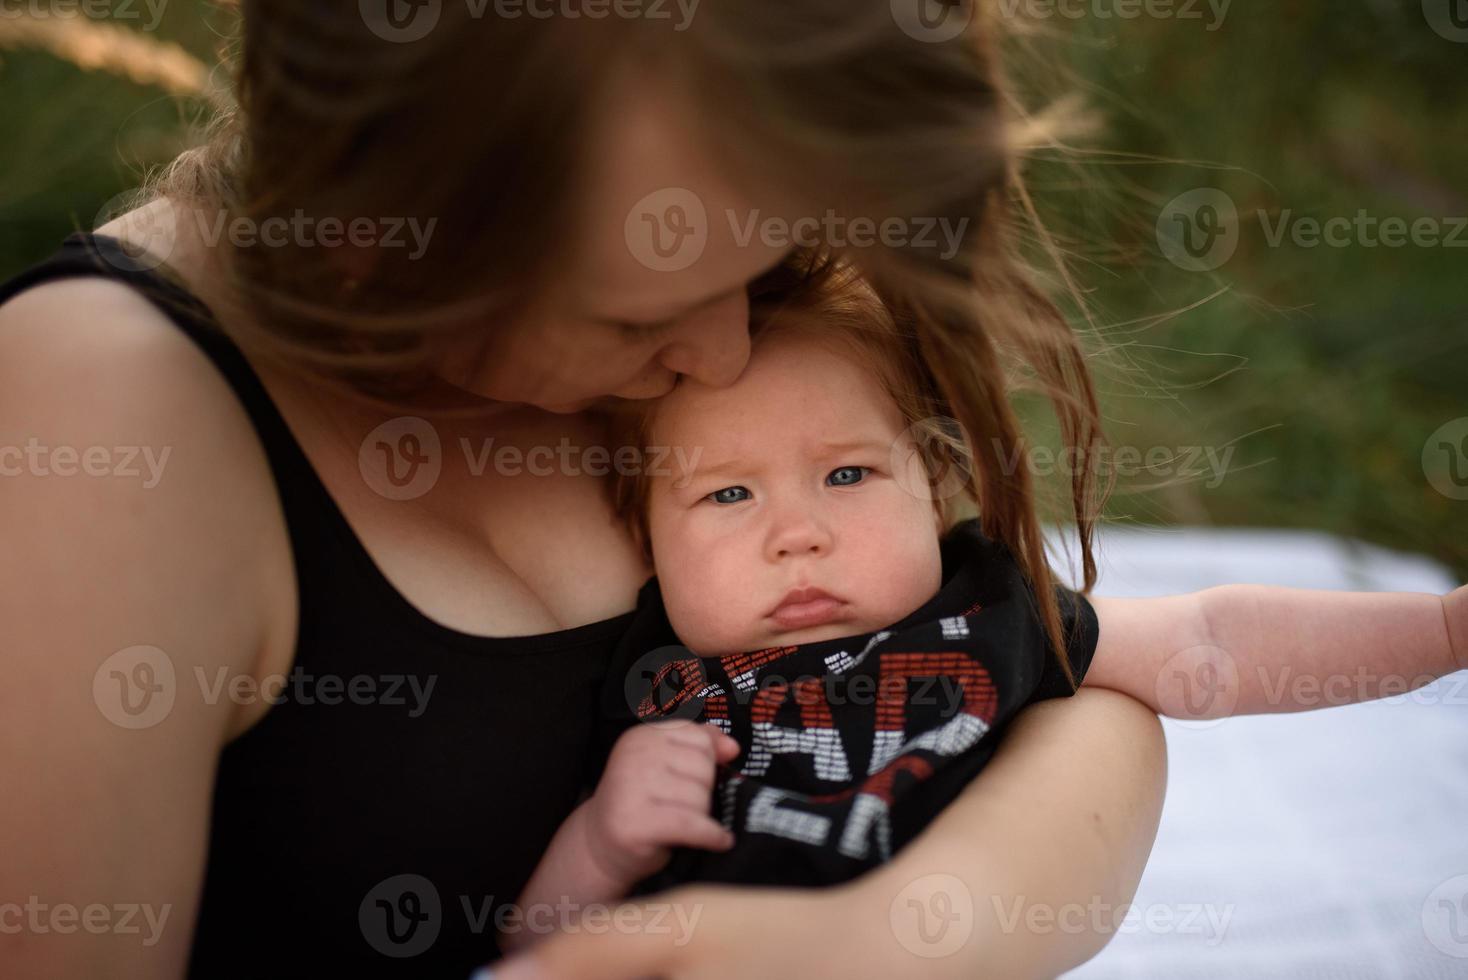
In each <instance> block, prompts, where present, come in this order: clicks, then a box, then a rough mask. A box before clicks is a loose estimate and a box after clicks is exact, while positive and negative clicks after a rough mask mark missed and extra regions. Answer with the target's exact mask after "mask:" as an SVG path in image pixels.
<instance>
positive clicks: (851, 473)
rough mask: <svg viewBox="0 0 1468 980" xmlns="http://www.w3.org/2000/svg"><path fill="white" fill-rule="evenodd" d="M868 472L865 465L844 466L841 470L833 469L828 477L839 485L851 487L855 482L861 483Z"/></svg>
mask: <svg viewBox="0 0 1468 980" xmlns="http://www.w3.org/2000/svg"><path fill="white" fill-rule="evenodd" d="M866 473H867V468H866V467H865V466H843V467H841V468H840V469H839V470H832V471H831V475H830V476H828V477H826V479H827V480H828V481H831V482H833V483H834V484H835V485H836V486H838V487H849V486H851V485H852V484H854V483H860V482H861V480H862V478H863V477H865V476H866Z"/></svg>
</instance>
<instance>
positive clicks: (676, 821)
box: [648, 806, 734, 851]
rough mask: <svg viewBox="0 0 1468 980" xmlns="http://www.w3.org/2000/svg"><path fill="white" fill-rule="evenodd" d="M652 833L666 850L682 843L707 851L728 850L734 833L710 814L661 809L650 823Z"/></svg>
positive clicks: (681, 808) (679, 808) (731, 845)
mask: <svg viewBox="0 0 1468 980" xmlns="http://www.w3.org/2000/svg"><path fill="white" fill-rule="evenodd" d="M648 831H649V832H650V833H651V834H652V836H653V838H654V839H655V840H656V841H657V842H658V843H659V844H661V845H663V846H664V847H671V846H673V845H675V844H681V845H683V846H684V847H698V848H702V849H703V850H705V851H727V850H728V849H729V848H731V847H733V846H734V834H733V833H732V832H731V831H729V830H727V829H725V827H724V825H723V824H721V823H719V822H718V821H717V820H715V819H714V818H713V817H711V816H709V815H708V814H707V813H698V812H696V811H694V810H689V809H687V808H685V807H674V806H665V807H659V808H658V809H657V811H656V812H655V813H654V814H653V815H652V816H651V819H649V821H648Z"/></svg>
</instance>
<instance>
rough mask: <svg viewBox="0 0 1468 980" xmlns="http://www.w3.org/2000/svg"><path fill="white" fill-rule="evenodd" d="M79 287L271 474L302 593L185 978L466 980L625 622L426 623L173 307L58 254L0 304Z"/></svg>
mask: <svg viewBox="0 0 1468 980" xmlns="http://www.w3.org/2000/svg"><path fill="white" fill-rule="evenodd" d="M78 276H101V277H103V278H106V279H112V280H116V281H119V282H123V283H126V284H127V285H129V286H132V287H133V288H135V289H137V290H138V291H139V292H141V293H142V294H144V295H145V296H147V297H148V298H149V299H150V300H151V301H152V302H154V303H155V304H156V305H158V306H159V308H160V309H162V310H163V311H164V312H165V313H166V314H167V316H168V317H169V319H170V320H172V322H174V323H175V324H177V326H178V328H179V329H180V330H182V331H183V332H184V333H185V334H187V335H188V337H189V338H190V339H191V340H192V341H193V342H194V343H195V344H196V345H198V347H199V348H200V349H201V350H202V351H203V352H204V353H205V354H206V355H207V356H208V357H209V359H210V360H211V361H212V362H213V363H214V366H215V367H216V368H217V369H218V370H219V373H220V374H222V375H223V376H224V379H225V380H226V381H227V382H228V383H229V385H230V387H231V388H232V389H233V390H234V393H235V395H236V396H237V397H238V399H239V401H240V403H241V404H242V405H243V406H244V409H245V411H246V412H247V413H248V414H249V417H250V420H251V422H252V423H253V425H254V428H255V431H256V433H257V435H258V437H259V440H260V442H261V444H262V445H263V446H264V450H265V453H266V455H267V457H268V458H269V462H270V467H271V470H272V473H273V475H274V480H275V485H276V489H277V491H278V493H279V496H280V501H281V505H282V507H283V510H284V513H285V520H286V525H287V529H288V531H289V534H290V541H291V550H292V553H293V556H294V562H295V571H296V577H297V581H298V584H299V605H300V629H299V633H298V636H297V639H296V649H295V660H294V664H293V667H292V672H291V673H290V674H288V675H286V677H285V678H284V685H283V688H282V694H283V696H284V699H283V700H282V701H280V702H279V703H277V704H275V705H274V706H272V707H271V708H270V710H269V711H267V712H266V713H265V715H264V717H263V718H262V719H261V720H260V721H259V722H258V723H257V724H256V725H255V726H254V727H253V728H251V729H250V730H249V731H247V732H245V733H244V734H242V735H240V736H239V737H238V738H236V739H235V740H234V741H233V742H231V743H230V744H229V745H228V746H226V747H225V749H224V750H223V752H222V753H221V754H220V757H219V767H218V772H217V774H216V777H215V785H214V798H213V805H212V812H211V817H210V828H209V851H208V859H207V864H206V867H205V877H204V887H203V893H202V896H201V898H200V902H199V915H198V923H197V927H196V930H195V934H194V940H193V947H192V954H191V959H190V966H189V976H190V977H193V978H201V980H220V978H232V977H252V978H261V980H263V978H268V977H281V976H312V977H315V978H320V977H328V976H344V977H345V976H351V977H362V976H412V977H438V976H450V977H455V978H461V977H467V976H468V975H469V973H470V972H471V971H472V969H473V968H475V967H477V966H480V965H482V964H484V963H486V962H488V961H489V960H491V959H493V958H494V957H496V956H497V955H498V950H497V947H496V943H495V923H496V910H497V909H500V907H501V906H504V905H506V904H507V903H510V902H513V901H514V900H515V898H516V897H517V895H518V893H519V891H520V889H521V887H522V886H523V885H524V884H525V882H526V880H527V879H528V877H529V875H530V872H531V871H532V870H533V869H534V866H535V863H536V861H537V859H538V858H539V856H540V854H541V853H542V852H543V851H544V850H545V848H546V845H547V844H548V843H549V841H550V838H551V835H552V834H553V833H554V832H555V830H556V828H557V826H558V825H559V824H560V822H561V821H562V820H563V819H564V818H565V817H566V815H567V814H568V813H569V812H570V811H571V809H572V808H573V807H574V805H575V804H576V801H577V798H578V796H579V793H580V791H581V789H582V787H583V786H584V785H585V784H586V782H587V781H588V780H590V779H592V778H594V775H595V774H594V773H593V772H592V771H591V768H592V767H591V759H592V758H593V753H592V751H591V739H592V736H593V731H594V724H595V720H596V714H597V707H598V700H597V696H598V691H599V690H600V687H601V682H602V680H603V677H604V676H605V673H606V670H607V664H608V662H609V660H610V656H611V652H612V650H613V648H614V646H615V644H616V641H617V640H618V638H619V637H620V636H621V635H622V633H623V632H624V631H625V629H626V628H627V627H628V626H629V625H630V623H631V620H632V616H633V613H632V612H628V613H626V614H625V615H623V616H619V617H617V618H614V619H608V620H603V621H602V622H598V623H591V624H588V625H585V626H580V627H575V628H572V629H566V630H560V631H558V632H555V633H547V634H543V635H539V636H517V637H482V636H474V635H470V634H467V633H462V632H459V631H457V630H454V629H451V628H449V627H447V626H444V625H442V624H439V623H437V622H435V621H433V620H431V619H429V618H428V617H427V616H425V615H424V614H423V613H421V612H420V611H418V609H416V608H415V607H414V606H412V605H411V604H410V603H409V602H408V601H407V599H406V598H404V597H403V595H402V594H401V593H399V592H398V591H397V590H396V589H395V588H393V586H392V585H391V584H390V583H389V582H388V580H387V579H386V578H385V577H384V576H383V575H382V573H381V572H380V571H379V570H378V568H377V566H376V565H375V564H374V562H373V560H372V558H371V557H370V556H369V555H368V553H367V552H366V550H365V549H364V548H363V546H362V543H361V542H360V540H359V539H358V538H357V536H356V535H355V533H353V531H352V529H351V527H350V526H349V525H348V523H347V521H346V519H345V518H344V517H343V515H342V513H341V511H340V510H339V509H338V508H337V506H336V504H335V502H334V501H333V499H332V498H331V496H330V495H329V494H328V493H327V491H326V488H325V487H324V486H323V485H322V483H321V481H320V479H319V478H318V477H317V475H316V472H315V470H314V469H313V468H312V467H311V464H310V463H309V462H308V460H307V458H306V456H305V454H304V453H303V451H302V450H301V447H300V445H299V444H298V443H297V442H296V440H295V439H294V437H293V436H292V435H291V433H290V430H289V429H288V428H287V426H286V424H285V422H284V420H283V419H282V418H281V416H280V414H279V413H278V412H277V410H276V408H275V405H274V404H273V403H272V401H271V400H270V398H269V396H268V395H267V394H266V391H265V388H264V387H263V386H262V385H261V383H260V380H259V378H258V377H257V376H256V374H255V372H254V371H253V370H252V368H251V367H250V365H249V363H248V362H247V360H246V359H245V357H244V356H243V355H242V354H241V352H240V350H239V348H238V347H237V346H235V344H234V343H233V342H232V341H230V340H229V339H228V337H227V336H226V335H225V334H224V333H223V332H222V331H221V330H220V329H219V327H218V325H217V323H216V322H215V321H214V319H213V317H212V316H211V314H210V313H209V311H208V310H207V309H206V308H205V307H204V306H203V304H202V303H201V302H200V301H199V300H198V299H197V298H195V297H194V296H192V295H191V294H189V293H188V292H187V291H185V290H184V289H183V288H182V287H181V286H179V285H177V284H176V283H174V282H173V281H171V280H170V279H168V278H165V277H164V276H162V275H160V274H159V273H158V272H157V271H153V270H150V269H148V268H145V267H143V266H140V265H139V264H137V263H135V262H133V260H132V259H130V258H129V257H128V255H127V254H126V253H124V252H123V251H122V250H121V248H120V247H119V245H118V243H117V242H116V241H115V240H113V239H110V238H106V237H102V236H92V235H85V234H77V235H72V236H71V237H69V238H67V239H66V240H65V242H64V243H63V245H62V247H61V249H60V251H59V252H58V253H57V254H56V255H55V256H53V257H52V258H50V259H48V260H46V261H45V262H42V263H41V264H39V265H37V266H35V267H33V268H31V269H30V270H28V271H26V272H24V273H22V274H21V275H19V276H17V277H15V278H13V279H11V280H10V281H9V282H6V283H4V284H0V303H3V302H4V301H5V300H7V299H9V298H10V297H12V296H14V295H16V294H17V293H19V292H21V291H22V290H24V289H27V288H29V287H31V286H35V285H38V284H40V283H43V282H48V281H52V280H56V279H62V278H68V277H78ZM110 652H111V651H98V657H99V661H100V659H101V658H103V657H104V656H105V655H106V654H107V653H110ZM331 678H337V679H338V680H332V679H331ZM179 683H181V684H193V683H195V678H184V677H182V675H181V676H180V677H179ZM201 683H202V682H201ZM430 684H431V685H432V686H431V687H429V685H430ZM353 685H355V693H354V688H353ZM269 690H270V693H272V694H273V693H274V691H275V688H274V687H271V688H270V689H269ZM80 775H81V774H78V776H80ZM173 914H174V918H175V919H178V920H182V919H183V918H185V916H184V915H183V914H182V911H181V910H177V909H175V910H174V913H173Z"/></svg>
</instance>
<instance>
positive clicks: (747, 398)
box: [520, 288, 1468, 907]
mask: <svg viewBox="0 0 1468 980" xmlns="http://www.w3.org/2000/svg"><path fill="white" fill-rule="evenodd" d="M915 363H916V362H915V361H914V359H913V355H912V354H911V351H910V349H909V348H907V347H905V346H904V343H903V341H902V338H900V337H899V336H898V334H897V332H896V329H895V327H894V326H893V324H892V323H891V320H890V318H888V317H886V316H885V314H884V311H883V310H882V308H881V305H880V304H879V303H877V302H876V300H875V299H874V298H872V297H870V296H869V294H867V293H865V292H863V291H862V290H860V289H855V288H851V289H847V290H845V291H842V292H840V293H837V294H833V295H832V296H830V297H828V298H827V299H825V300H823V301H821V302H819V303H816V304H814V305H812V306H808V307H805V308H802V309H799V310H786V311H783V312H778V313H776V314H775V315H774V316H771V317H768V318H764V319H762V320H758V321H757V322H756V324H755V330H754V332H753V350H752V353H751V357H750V361H749V365H748V367H747V368H746V370H745V371H744V373H743V374H742V375H741V376H740V377H739V379H738V380H737V381H736V382H735V383H734V384H732V385H730V386H729V387H726V388H722V389H716V388H709V387H706V386H703V385H700V384H698V383H695V382H692V381H689V380H688V379H681V380H682V383H681V384H680V386H679V387H678V388H676V389H675V390H674V391H673V392H671V393H670V394H669V395H667V396H666V397H664V398H663V399H661V400H659V401H658V402H656V403H655V404H652V405H649V406H646V407H645V408H643V409H641V410H640V414H639V415H638V416H637V417H636V418H635V419H634V420H632V422H630V423H629V427H628V430H627V432H626V433H624V434H626V435H630V436H631V437H633V438H639V439H641V440H643V441H640V442H637V443H634V444H639V445H652V446H671V447H677V448H679V449H681V450H682V453H681V454H679V455H678V456H677V458H679V459H685V460H690V461H692V462H691V463H690V464H689V465H688V466H687V467H686V468H685V469H684V470H682V471H678V472H668V473H645V474H639V475H636V476H631V477H625V478H624V479H623V480H622V481H621V483H620V484H619V485H618V487H617V489H616V493H617V498H618V502H619V507H620V509H621V510H623V511H624V512H625V513H627V514H628V516H629V519H631V520H632V522H633V524H634V526H635V529H636V530H637V532H638V534H639V536H641V537H643V539H644V541H645V542H646V543H647V544H648V545H649V547H650V554H651V556H652V559H653V562H654V567H655V568H656V572H657V576H656V577H655V578H653V579H651V580H650V581H649V582H648V583H647V584H646V585H645V586H644V587H643V589H642V591H641V593H640V595H639V598H638V613H637V616H636V617H635V622H634V625H633V627H632V629H631V630H630V631H629V633H628V634H627V637H626V638H625V640H624V641H623V643H622V645H621V648H620V651H619V653H618V659H617V662H616V663H614V664H613V665H612V668H611V671H610V674H609V683H608V688H607V691H606V694H605V697H604V712H605V728H606V731H605V734H606V747H607V748H608V750H609V751H608V752H607V757H606V765H605V769H604V771H603V773H602V776H601V779H600V782H599V783H598V785H597V787H596V790H595V792H594V793H592V794H591V795H590V796H589V797H588V798H587V799H586V800H585V801H584V802H582V804H581V805H580V806H579V807H578V808H577V809H576V810H575V811H574V812H573V813H572V815H571V816H570V817H568V818H567V820H566V821H565V823H564V824H563V825H562V827H561V828H560V830H559V831H558V832H557V834H556V837H555V839H554V840H553V841H552V843H551V846H550V848H549V849H548V851H547V852H546V854H545V855H544V857H543V858H542V860H541V862H540V864H539V866H538V867H537V869H536V871H535V873H534V875H533V876H532V877H531V879H530V881H529V883H528V884H527V886H526V889H525V891H524V893H523V894H522V896H521V898H520V904H521V906H522V907H528V906H529V905H532V904H536V903H542V902H547V903H554V902H565V901H568V900H569V901H575V902H581V903H584V902H606V901H614V900H616V899H619V898H622V897H625V896H627V895H629V894H638V893H642V892H646V891H651V890H656V889H660V888H663V887H667V886H670V885H673V884H677V883H682V882H688V881H694V880H708V881H728V882H745V883H766V884H783V885H818V884H832V883H836V882H839V881H844V880H848V879H850V878H851V877H854V876H855V875H857V874H859V873H861V872H862V871H864V870H866V869H867V868H869V867H871V866H873V865H875V864H877V863H880V862H881V861H884V860H886V859H888V858H889V857H890V856H891V854H893V853H894V852H895V851H897V850H898V849H900V848H901V847H902V846H903V845H904V844H905V843H906V842H907V841H909V840H911V839H912V838H913V837H914V836H915V835H916V834H917V833H919V832H920V831H921V830H922V828H923V827H924V826H925V825H926V823H927V822H928V821H929V820H931V819H932V818H933V816H934V815H935V814H936V813H937V812H938V811H940V810H941V809H942V808H943V807H944V806H945V805H946V804H947V803H948V802H950V801H951V800H952V799H953V798H954V797H955V796H956V795H957V794H958V793H959V792H961V790H962V788H963V786H964V785H965V784H966V783H967V782H968V781H969V780H971V779H972V778H973V776H974V775H975V774H977V772H978V771H979V770H980V769H981V768H982V766H983V765H984V763H985V762H986V761H987V760H988V759H989V757H990V756H991V755H992V753H993V751H994V748H995V746H996V745H997V740H998V735H999V734H1000V733H1001V731H1002V729H1003V726H1004V724H1005V723H1006V722H1007V721H1008V720H1009V719H1010V718H1012V717H1013V716H1014V714H1015V713H1017V712H1018V711H1019V710H1020V709H1021V708H1023V707H1024V706H1025V705H1027V704H1029V703H1031V702H1033V701H1036V700H1039V699H1042V698H1048V697H1057V696H1066V695H1069V694H1071V693H1073V691H1074V689H1075V686H1076V685H1077V684H1079V683H1081V682H1084V683H1089V684H1095V685H1101V686H1106V687H1111V688H1114V689H1117V690H1121V691H1123V692H1125V693H1127V694H1130V695H1132V696H1133V697H1136V698H1137V699H1139V700H1142V701H1144V702H1145V703H1148V704H1150V705H1152V706H1153V707H1154V708H1155V709H1156V710H1158V711H1159V712H1162V713H1167V714H1183V715H1184V716H1187V717H1205V716H1208V715H1207V713H1206V710H1205V711H1203V712H1200V711H1199V710H1198V709H1197V708H1196V707H1193V706H1192V705H1191V702H1187V703H1188V708H1187V709H1186V710H1180V708H1179V705H1180V704H1183V703H1184V698H1185V697H1187V696H1189V695H1190V693H1191V692H1190V691H1189V690H1180V691H1176V692H1174V691H1172V688H1171V687H1169V684H1170V681H1169V678H1170V677H1171V676H1172V675H1174V674H1186V673H1188V672H1193V673H1194V674H1196V675H1197V676H1202V675H1203V674H1204V673H1207V674H1208V676H1209V677H1212V678H1215V679H1216V678H1223V683H1222V685H1221V686H1217V688H1216V692H1222V694H1223V695H1224V696H1223V697H1222V698H1219V699H1215V700H1217V701H1218V702H1219V703H1218V704H1217V705H1216V706H1215V707H1214V708H1213V709H1212V710H1213V711H1214V712H1216V713H1219V714H1222V713H1235V714H1246V713H1256V712H1263V711H1288V710H1297V709H1298V708H1300V707H1303V705H1291V704H1288V703H1286V702H1285V701H1284V700H1283V699H1281V698H1280V697H1279V696H1278V692H1279V689H1280V685H1278V684H1271V683H1270V682H1269V676H1268V673H1269V672H1270V671H1275V672H1279V673H1281V674H1282V675H1283V676H1290V674H1291V673H1293V674H1295V675H1299V674H1310V675H1314V676H1321V675H1325V674H1337V673H1343V672H1346V671H1350V670H1352V669H1355V668H1360V667H1362V666H1364V667H1365V669H1366V670H1368V671H1370V672H1374V674H1375V675H1377V676H1383V675H1385V676H1387V677H1389V676H1398V677H1401V676H1405V677H1409V678H1411V679H1412V680H1411V681H1410V686H1412V687H1415V686H1420V685H1421V684H1423V683H1426V682H1427V681H1429V680H1431V679H1434V678H1436V677H1439V676H1441V675H1443V674H1446V673H1450V672H1452V671H1454V670H1457V669H1459V668H1460V667H1463V666H1468V590H1465V589H1458V590H1457V591H1456V592H1454V593H1452V594H1451V595H1450V596H1447V597H1439V596H1430V595H1411V594H1357V593H1328V592H1311V591H1304V590H1294V589H1278V588H1264V587H1255V586H1226V587H1222V588H1218V589H1210V590H1206V591H1204V592H1200V593H1195V594H1192V595H1183V596H1169V597H1162V598H1156V599H1109V598H1108V599H1102V598H1099V597H1098V598H1094V599H1091V598H1088V597H1086V596H1084V595H1082V594H1079V593H1076V592H1073V591H1071V590H1068V589H1065V588H1062V587H1057V588H1056V597H1057V599H1058V600H1059V603H1060V608H1061V612H1062V619H1063V623H1064V634H1065V640H1066V643H1065V652H1066V658H1065V659H1066V662H1065V663H1061V662H1060V661H1059V659H1058V658H1057V657H1056V656H1055V655H1054V654H1052V653H1050V649H1051V648H1050V646H1049V645H1048V643H1047V635H1046V632H1045V630H1044V629H1043V628H1042V627H1041V625H1040V619H1039V617H1038V613H1037V604H1036V602H1035V594H1034V592H1033V591H1032V589H1031V588H1030V587H1029V586H1028V585H1027V581H1026V579H1025V577H1024V576H1023V575H1022V574H1020V571H1019V566H1018V565H1017V563H1016V562H1015V559H1014V557H1013V556H1012V555H1011V554H1010V552H1009V551H1008V550H1007V549H1006V548H1005V547H1003V546H1002V545H1000V544H998V543H996V542H994V541H991V540H989V539H988V538H986V537H985V536H984V534H983V533H981V532H980V530H979V525H978V522H977V521H975V520H972V519H970V520H958V519H957V517H956V514H955V513H954V512H953V511H952V510H951V508H952V507H953V506H954V504H955V501H954V500H953V498H952V496H950V495H947V494H944V493H940V492H935V491H936V488H937V486H938V485H939V484H940V482H941V476H942V474H941V472H940V471H941V468H942V466H943V465H952V464H954V463H955V462H957V463H958V465H959V466H960V469H961V466H962V461H961V456H960V455H957V454H956V453H955V449H954V447H955V445H957V446H961V445H962V444H961V442H956V440H954V439H953V438H952V436H953V434H952V433H951V431H948V430H945V429H944V428H943V427H942V426H939V425H936V424H934V422H933V419H934V418H935V417H936V416H939V415H944V414H951V413H945V412H941V411H939V412H935V411H934V410H933V409H934V405H933V403H932V401H931V400H930V399H931V396H926V395H923V394H922V392H923V391H924V389H925V386H924V384H923V379H922V378H921V377H920V376H919V374H918V373H917V372H918V368H917V367H915ZM925 399H928V400H925ZM1200 668H1202V670H1200ZM1256 675H1257V676H1256ZM1183 683H1184V684H1186V683H1187V682H1186V681H1183ZM1406 689H1407V688H1406V685H1403V686H1402V687H1400V688H1398V689H1396V690H1387V689H1385V687H1384V688H1383V689H1382V690H1380V691H1372V692H1359V691H1358V693H1357V695H1356V696H1355V697H1353V698H1351V700H1363V699H1367V698H1371V697H1377V696H1382V695H1384V694H1393V693H1402V692H1403V691H1404V690H1406ZM1271 692H1273V694H1271ZM1189 711H1191V712H1192V713H1188V712H1189ZM641 722H654V723H652V724H646V723H641Z"/></svg>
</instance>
